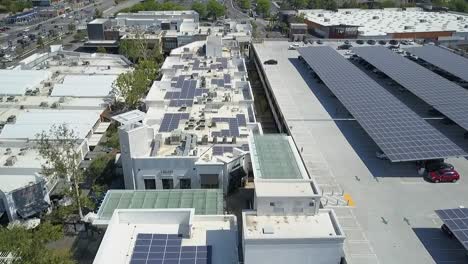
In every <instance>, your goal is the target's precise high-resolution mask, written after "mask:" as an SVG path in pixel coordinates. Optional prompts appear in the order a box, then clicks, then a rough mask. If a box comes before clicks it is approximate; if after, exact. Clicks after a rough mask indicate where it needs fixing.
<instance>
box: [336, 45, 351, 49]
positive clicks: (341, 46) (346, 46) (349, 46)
mask: <svg viewBox="0 0 468 264" xmlns="http://www.w3.org/2000/svg"><path fill="white" fill-rule="evenodd" d="M352 47H353V45H351V44H343V45H340V46H338V49H339V50H348V49H350V48H352Z"/></svg>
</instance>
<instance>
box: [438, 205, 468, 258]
mask: <svg viewBox="0 0 468 264" xmlns="http://www.w3.org/2000/svg"><path fill="white" fill-rule="evenodd" d="M435 212H436V214H437V215H438V216H439V217H440V219H441V220H442V222H444V224H445V225H446V226H447V227H448V228H449V229H450V231H451V232H452V233H453V235H454V236H455V237H456V238H457V239H458V240H459V241H460V243H462V245H463V246H464V247H465V249H467V250H468V208H455V209H443V210H435Z"/></svg>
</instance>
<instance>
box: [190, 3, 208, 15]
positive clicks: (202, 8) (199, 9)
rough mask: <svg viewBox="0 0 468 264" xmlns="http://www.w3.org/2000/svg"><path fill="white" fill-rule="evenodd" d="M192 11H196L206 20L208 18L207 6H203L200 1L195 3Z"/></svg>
mask: <svg viewBox="0 0 468 264" xmlns="http://www.w3.org/2000/svg"><path fill="white" fill-rule="evenodd" d="M192 10H195V11H196V12H197V13H198V15H199V16H200V18H202V19H204V18H206V15H207V11H206V5H205V4H203V3H202V2H200V1H194V2H193V4H192Z"/></svg>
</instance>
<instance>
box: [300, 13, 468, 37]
mask: <svg viewBox="0 0 468 264" xmlns="http://www.w3.org/2000/svg"><path fill="white" fill-rule="evenodd" d="M299 13H303V14H305V18H306V19H307V20H309V21H312V22H314V23H317V24H320V25H322V26H334V25H355V26H359V29H358V30H359V32H360V34H359V35H361V36H385V35H387V33H403V32H434V31H455V32H468V15H462V14H459V13H457V14H455V13H446V12H443V13H442V12H425V11H422V9H419V8H409V9H407V10H406V11H401V10H400V9H397V8H388V9H372V10H371V9H369V10H367V9H339V10H338V11H337V12H333V11H328V10H320V9H314V10H299Z"/></svg>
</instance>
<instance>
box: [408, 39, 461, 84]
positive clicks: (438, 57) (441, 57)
mask: <svg viewBox="0 0 468 264" xmlns="http://www.w3.org/2000/svg"><path fill="white" fill-rule="evenodd" d="M405 50H407V51H409V52H410V53H412V54H414V55H416V56H418V57H419V58H421V59H423V60H425V61H427V62H429V63H430V64H432V65H434V66H437V67H438V68H440V69H442V70H444V71H446V72H448V73H451V74H452V75H454V76H457V77H458V78H460V79H463V80H465V81H468V59H467V58H464V57H462V56H459V55H457V54H455V53H453V52H451V51H449V50H447V49H444V48H440V47H437V46H434V45H426V46H422V47H413V48H407V49H405Z"/></svg>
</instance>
